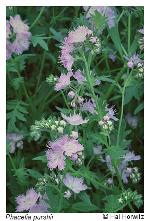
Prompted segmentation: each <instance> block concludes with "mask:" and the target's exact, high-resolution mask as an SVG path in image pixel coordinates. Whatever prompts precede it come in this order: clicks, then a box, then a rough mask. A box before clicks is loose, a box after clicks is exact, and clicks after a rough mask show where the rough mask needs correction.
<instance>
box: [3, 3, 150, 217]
mask: <svg viewBox="0 0 150 221" xmlns="http://www.w3.org/2000/svg"><path fill="white" fill-rule="evenodd" d="M80 5H82V6H83V5H86V6H89V5H93V6H97V5H105V6H122V5H123V6H143V5H144V6H145V25H144V29H145V30H144V31H145V90H144V92H145V154H144V156H145V163H144V165H145V171H144V174H145V194H144V195H145V199H144V203H145V206H144V207H145V220H147V221H148V220H149V216H150V215H149V212H150V211H149V204H150V203H149V196H150V190H149V189H150V179H149V177H150V175H149V174H150V171H149V167H150V165H149V163H148V162H149V161H150V160H149V158H150V145H149V143H150V142H149V139H148V138H149V136H150V135H149V125H150V124H149V119H150V113H149V112H150V98H149V97H150V91H149V89H150V67H149V63H150V61H149V60H150V58H149V57H150V55H149V54H150V28H149V27H150V25H149V21H150V7H149V6H150V5H149V0H128V1H127V0H110V1H108V0H99V1H98V0H94V1H92V0H82V2H81V0H74V1H68V0H64V1H60V0H42V1H37V0H24V1H22V0H1V2H0V52H1V56H0V72H1V73H0V144H1V145H0V162H1V166H0V169H1V171H0V175H1V187H0V214H1V215H2V214H3V217H5V208H6V206H5V205H6V160H5V159H6V158H5V135H6V134H5V131H6V124H5V122H6V114H5V110H6V105H5V103H6V71H5V57H6V56H5V55H6V50H5V45H6V40H5V33H6V31H5V18H6V10H5V9H6V6H80ZM54 216H55V214H54ZM60 216H61V217H62V219H61V220H65V219H66V217H65V219H63V217H64V215H60ZM69 217H70V218H71V219H73V220H75V219H76V218H77V217H76V216H75V217H74V216H69ZM94 217H95V218H94ZM82 218H85V219H87V220H88V214H87V215H86V214H85V216H84V217H83V215H81V219H82ZM3 220H4V219H2V221H3ZM54 220H55V219H54ZM58 220H59V219H58ZM66 220H67V219H66ZM92 220H100V219H99V218H96V216H94V214H93V219H92Z"/></svg>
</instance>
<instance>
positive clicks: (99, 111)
mask: <svg viewBox="0 0 150 221" xmlns="http://www.w3.org/2000/svg"><path fill="white" fill-rule="evenodd" d="M82 57H83V61H84V64H85V72H86V76H87V81H88V86H89V89H90V91H91V94H92V96H93V99H94V101H95V103H96V108H97V111H98V114H99V116H100V119H101V118H102V114H101V110H100V107H99V104H98V101H97V97H96V95H95V92H94V87H93V82H92V79H91V74H90V68H89V67H90V64H88V63H87V60H86V58H85V55H84V54H83V55H82Z"/></svg>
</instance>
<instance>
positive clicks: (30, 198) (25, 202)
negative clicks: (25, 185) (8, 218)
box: [16, 188, 39, 212]
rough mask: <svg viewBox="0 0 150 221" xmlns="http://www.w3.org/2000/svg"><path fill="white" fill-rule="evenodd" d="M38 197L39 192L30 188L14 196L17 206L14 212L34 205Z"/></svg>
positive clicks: (26, 209)
mask: <svg viewBox="0 0 150 221" xmlns="http://www.w3.org/2000/svg"><path fill="white" fill-rule="evenodd" d="M38 198H39V194H38V193H37V192H36V191H35V190H34V189H33V188H32V189H29V190H28V191H27V192H26V194H25V195H19V196H18V197H16V202H17V204H18V205H17V208H16V212H23V211H28V210H29V209H30V208H32V206H34V205H35V204H36V202H37V200H38Z"/></svg>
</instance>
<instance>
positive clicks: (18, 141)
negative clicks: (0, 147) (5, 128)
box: [6, 133, 23, 153]
mask: <svg viewBox="0 0 150 221" xmlns="http://www.w3.org/2000/svg"><path fill="white" fill-rule="evenodd" d="M6 139H7V141H8V142H9V144H10V153H14V152H15V150H16V148H20V149H22V148H23V141H22V139H23V136H22V135H21V134H17V133H7V136H6Z"/></svg>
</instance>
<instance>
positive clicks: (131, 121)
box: [125, 113, 138, 129]
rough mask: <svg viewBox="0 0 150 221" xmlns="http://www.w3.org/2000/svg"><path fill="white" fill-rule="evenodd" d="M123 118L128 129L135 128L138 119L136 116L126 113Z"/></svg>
mask: <svg viewBox="0 0 150 221" xmlns="http://www.w3.org/2000/svg"><path fill="white" fill-rule="evenodd" d="M125 118H126V121H127V122H128V124H129V125H130V127H132V128H133V129H134V128H136V127H137V124H138V118H137V117H136V116H132V115H131V114H130V113H127V114H126V116H125Z"/></svg>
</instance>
